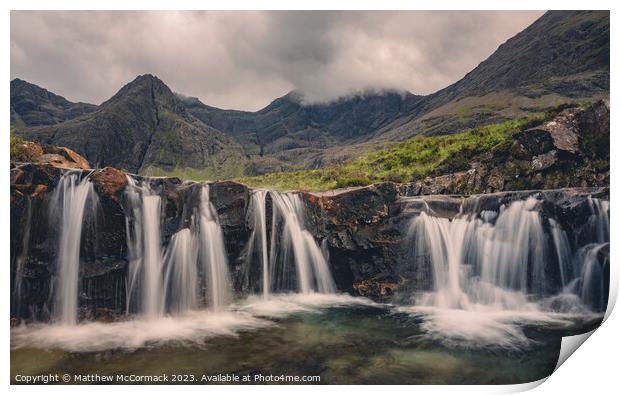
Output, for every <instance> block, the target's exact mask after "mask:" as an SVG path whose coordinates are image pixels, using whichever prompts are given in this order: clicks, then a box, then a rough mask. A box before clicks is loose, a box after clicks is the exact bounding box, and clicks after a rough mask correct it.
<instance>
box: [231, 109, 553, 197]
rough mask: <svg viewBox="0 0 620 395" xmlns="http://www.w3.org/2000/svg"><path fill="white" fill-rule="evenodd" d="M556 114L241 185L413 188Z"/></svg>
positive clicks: (418, 138)
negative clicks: (390, 183)
mask: <svg viewBox="0 0 620 395" xmlns="http://www.w3.org/2000/svg"><path fill="white" fill-rule="evenodd" d="M556 113H557V110H554V111H550V112H547V113H537V114H534V115H530V116H527V117H524V118H520V119H517V120H511V121H507V122H503V123H498V124H492V125H487V126H483V127H479V128H473V129H468V130H466V131H464V132H461V133H457V134H452V135H442V136H430V137H424V136H416V137H413V138H411V139H409V140H406V141H403V142H400V143H395V144H393V145H391V146H390V147H388V148H385V149H383V150H380V151H377V152H373V153H369V154H366V155H363V156H361V157H360V158H358V159H356V160H353V161H350V162H346V163H343V164H340V165H336V166H330V167H326V168H323V169H318V170H304V171H295V172H283V173H270V174H265V175H262V176H256V177H242V178H239V179H238V181H240V182H242V183H244V184H247V185H249V186H251V187H255V188H261V187H262V188H270V189H278V190H293V189H299V190H311V191H324V190H329V189H334V188H344V187H351V186H362V185H369V184H372V183H376V182H381V181H394V182H409V181H413V180H416V179H420V178H423V177H426V176H428V175H433V174H434V172H435V171H437V170H439V169H440V167H441V165H442V164H444V163H445V162H447V161H448V160H449V162H450V163H451V165H452V166H454V164H455V163H457V164H458V163H463V164H466V163H467V161H469V160H470V159H471V158H473V157H474V156H475V155H478V154H480V153H482V152H485V151H488V150H490V149H491V148H493V147H494V146H496V145H498V144H501V143H504V142H506V141H508V140H510V139H511V138H512V135H513V134H514V133H515V132H517V131H520V130H523V129H525V128H529V127H532V126H534V125H535V124H539V123H541V122H544V121H546V120H549V119H551V118H552V117H553V115H555V114H556Z"/></svg>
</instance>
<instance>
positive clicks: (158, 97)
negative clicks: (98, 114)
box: [101, 74, 185, 113]
mask: <svg viewBox="0 0 620 395" xmlns="http://www.w3.org/2000/svg"><path fill="white" fill-rule="evenodd" d="M140 96H143V97H148V98H149V99H152V100H154V101H155V102H159V103H160V104H163V105H165V106H166V107H168V108H169V109H170V110H172V111H174V112H176V113H181V112H183V111H184V110H185V108H184V106H183V103H182V101H181V100H180V99H179V98H178V97H177V95H175V94H174V92H172V90H171V89H170V88H169V87H168V85H166V84H165V83H164V82H163V81H162V80H161V79H159V78H158V77H157V76H155V75H152V74H142V75H138V76H137V77H136V78H134V79H133V80H132V81H130V82H128V83H127V84H125V85H124V86H123V87H122V88H121V89H120V90H119V91H118V92H117V93H116V94H115V95H114V96H112V97H111V98H110V99H108V100H106V101H105V102H103V103H102V104H101V106H102V107H103V106H108V105H111V104H114V103H118V102H120V101H123V100H125V99H127V98H131V97H134V98H135V97H140Z"/></svg>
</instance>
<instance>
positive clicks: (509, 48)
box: [11, 11, 609, 178]
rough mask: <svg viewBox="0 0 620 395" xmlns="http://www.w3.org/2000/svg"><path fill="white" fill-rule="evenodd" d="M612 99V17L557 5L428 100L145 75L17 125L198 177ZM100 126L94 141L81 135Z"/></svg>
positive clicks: (100, 158)
mask: <svg viewBox="0 0 620 395" xmlns="http://www.w3.org/2000/svg"><path fill="white" fill-rule="evenodd" d="M11 84H12V86H13V82H12V83H11ZM142 85H145V86H146V85H148V86H150V91H148V89H146V88H144V87H142V88H140V87H141V86H142ZM149 92H150V93H149ZM138 93H139V94H138ZM155 93H156V94H157V95H155ZM136 95H138V96H139V97H140V99H136V97H137V96H136ZM149 95H150V97H149ZM608 96H609V12H607V11H550V12H547V13H545V14H544V15H543V16H541V17H540V18H539V19H538V20H536V21H535V22H534V23H532V24H531V25H530V26H528V27H527V28H526V29H524V30H523V31H522V32H520V33H518V34H517V35H515V36H514V37H512V38H510V39H509V40H507V41H506V42H505V43H503V44H502V45H500V46H499V47H498V49H497V50H496V51H495V52H494V53H493V54H492V55H490V56H489V57H488V58H487V59H485V60H484V61H482V62H481V63H480V64H479V65H478V66H477V67H476V68H474V69H473V70H472V71H470V72H469V73H467V74H466V75H465V77H464V78H462V79H461V80H459V81H457V82H455V83H454V84H451V85H449V86H447V87H446V88H443V89H441V90H439V91H437V92H435V93H433V94H430V95H426V96H418V95H414V94H411V93H409V92H404V91H387V90H386V91H379V92H369V93H368V94H363V93H361V94H353V95H348V96H344V97H341V98H338V99H335V100H332V101H329V102H326V103H305V102H304V100H303V96H302V94H300V93H299V92H296V91H291V92H289V93H288V94H286V95H284V96H282V97H279V98H276V99H274V100H273V101H272V102H271V103H270V104H268V105H267V106H265V107H264V108H262V109H260V110H258V111H255V112H248V111H239V110H225V109H219V108H217V107H213V106H209V105H207V104H204V103H202V102H201V101H200V100H199V99H197V98H192V97H186V96H183V95H182V94H174V93H173V92H172V91H171V90H170V88H168V87H167V86H166V85H165V84H164V83H163V82H162V81H161V80H159V79H158V78H157V77H155V76H152V75H148V74H147V75H142V76H139V77H137V78H136V79H135V80H134V81H132V82H130V83H128V84H126V85H125V86H123V87H122V88H121V89H120V90H119V91H118V92H117V93H116V94H115V95H114V96H112V97H111V98H110V99H108V100H107V101H105V102H104V103H102V104H101V105H100V106H98V107H96V109H94V110H93V111H91V112H90V113H87V114H82V115H81V116H80V117H77V118H76V119H69V120H66V121H64V122H61V123H55V124H52V125H38V126H36V127H27V125H23V126H20V125H18V124H17V123H14V124H13V126H14V127H15V129H16V132H17V133H18V134H20V135H23V136H24V137H27V138H31V139H33V140H35V141H42V142H44V143H50V144H54V145H62V144H65V145H67V146H68V147H69V148H72V149H74V150H75V151H76V152H78V153H80V154H83V155H85V156H86V157H87V158H88V159H89V160H90V161H91V162H92V163H93V164H99V165H115V166H120V167H124V166H129V167H127V168H128V169H130V170H135V171H140V172H143V173H145V174H151V173H152V174H160V173H161V174H169V173H170V172H171V171H175V170H176V169H178V168H190V169H193V170H192V173H193V174H198V175H199V176H201V177H202V176H206V174H208V175H209V177H215V178H222V177H229V176H231V175H235V174H237V175H239V174H240V173H241V174H243V175H257V174H265V173H270V172H274V171H290V170H301V169H315V168H319V167H323V166H326V165H329V164H334V163H341V162H344V161H348V160H351V159H354V158H356V157H358V156H359V155H360V154H362V153H364V152H368V151H371V150H375V149H378V148H384V147H386V146H388V145H389V144H392V143H393V142H395V141H402V140H405V139H408V138H411V137H413V136H415V135H418V134H422V135H435V134H450V133H456V132H459V131H461V130H465V129H468V128H472V127H479V126H484V125H487V124H492V123H499V122H504V121H506V120H510V119H516V118H519V117H524V116H527V115H528V114H532V113H536V112H540V111H545V110H546V109H548V108H551V107H555V106H557V105H560V104H563V103H570V102H579V101H588V100H591V101H593V100H597V99H600V98H607V97H608ZM132 98H133V99H132ZM156 99H157V100H156ZM160 110H161V111H162V114H163V118H162V119H163V120H164V122H163V123H162V122H161V121H162V119H160V113H159V111H160ZM11 113H12V114H13V95H12V106H11ZM26 115H27V114H26ZM20 119H28V118H27V116H26V117H25V118H20ZM12 123H13V118H12ZM127 124H128V125H127ZM80 125H81V126H80ZM105 125H107V128H108V129H109V130H108V132H107V133H106V131H105V130H104V129H105V127H106V126H105ZM128 127H129V128H131V129H132V130H133V129H137V130H138V133H137V136H134V137H135V138H127V136H122V131H123V130H124V129H123V128H128ZM92 130H95V132H94V136H95V137H96V138H95V139H94V140H93V141H90V142H89V141H84V139H85V137H84V136H88V135H93V132H92ZM155 132H157V133H155ZM72 134H73V136H72ZM105 135H107V137H105ZM110 139H118V140H119V141H121V142H122V145H123V146H122V147H118V148H119V149H120V150H121V151H122V152H123V153H124V154H125V155H128V156H129V157H131V158H132V159H131V160H123V158H122V157H120V154H119V155H116V156H115V155H111V154H101V153H99V152H98V151H97V149H95V148H94V146H96V145H97V144H95V141H98V142H99V143H98V144H104V145H105V144H106V143H107V142H108V141H109V140H110ZM126 145H130V146H132V147H133V148H132V149H127V147H126ZM112 146H114V144H112ZM218 155H219V156H220V157H218ZM226 155H230V156H231V158H229V160H227V159H226V158H225V157H224V156H226ZM91 156H93V157H91ZM135 157H139V158H141V159H135ZM214 161H215V162H214ZM224 169H225V170H224ZM151 170H152V171H151ZM194 170H196V171H197V173H196V171H194ZM149 172H151V173H149Z"/></svg>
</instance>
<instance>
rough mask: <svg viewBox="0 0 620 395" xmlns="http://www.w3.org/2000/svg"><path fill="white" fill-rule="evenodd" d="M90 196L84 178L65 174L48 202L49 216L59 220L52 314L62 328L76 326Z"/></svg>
mask: <svg viewBox="0 0 620 395" xmlns="http://www.w3.org/2000/svg"><path fill="white" fill-rule="evenodd" d="M93 193H94V191H93V186H92V183H91V182H90V180H89V178H88V176H86V177H82V173H81V172H73V171H69V172H66V173H64V174H63V175H62V177H61V178H60V181H59V183H58V187H57V188H56V190H55V191H54V195H53V198H52V202H53V203H52V207H53V213H54V214H57V215H59V217H58V218H60V238H59V242H58V257H57V263H56V270H57V275H56V276H57V283H56V292H55V295H56V303H55V313H56V318H57V320H58V321H59V322H60V323H62V324H66V325H73V324H75V323H77V318H78V317H77V316H78V288H79V269H80V242H81V239H82V222H83V221H82V220H83V218H84V208H85V206H86V201H87V200H88V199H89V197H90V196H92V194H93Z"/></svg>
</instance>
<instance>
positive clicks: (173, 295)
mask: <svg viewBox="0 0 620 395" xmlns="http://www.w3.org/2000/svg"><path fill="white" fill-rule="evenodd" d="M197 259H198V244H197V241H196V237H195V236H194V235H193V234H192V232H191V231H190V230H189V229H187V228H186V229H182V230H180V231H178V232H177V233H175V234H174V235H173V236H172V238H171V240H170V245H169V246H168V248H167V250H166V255H165V258H164V266H165V267H166V276H165V277H164V284H166V287H165V288H164V289H165V297H164V300H167V301H168V305H169V308H168V310H169V311H171V312H174V313H182V312H185V311H189V310H193V309H196V308H197V307H198V267H197V264H196V262H197Z"/></svg>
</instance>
